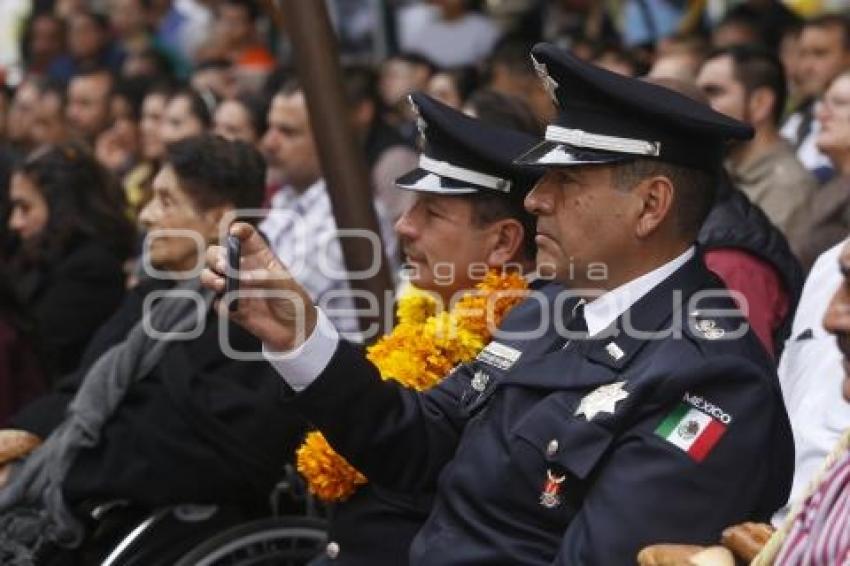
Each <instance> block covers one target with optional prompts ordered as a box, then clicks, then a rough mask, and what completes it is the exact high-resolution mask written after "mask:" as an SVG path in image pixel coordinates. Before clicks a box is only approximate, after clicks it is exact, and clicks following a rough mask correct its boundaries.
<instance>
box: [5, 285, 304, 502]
mask: <svg viewBox="0 0 850 566" xmlns="http://www.w3.org/2000/svg"><path fill="white" fill-rule="evenodd" d="M161 287H162V284H161V283H156V282H147V283H146V284H145V286H144V288H142V289H137V290H136V291H134V292H133V293H131V294H130V295H129V296H128V298H127V300H126V301H125V303H124V305H122V308H121V309H120V310H119V311H118V312H117V313H116V315H115V316H114V317H113V318H112V319H111V320H110V321H109V323H107V324H106V325H105V326H104V328H103V329H102V330H101V332H99V333H98V336H97V337H96V338H95V340H93V343H92V345H93V348H90V349H89V351H88V352H86V356H85V359H86V362H87V363H88V364H92V363H94V361H96V360H97V358H98V357H99V355H100V354H102V353H103V352H105V351H106V350H108V349H109V348H110V347H111V346H112V345H114V344H116V343H118V342H120V341H121V340H123V337H124V336H126V334H127V332H128V331H129V330H130V328H132V327H133V325H134V324H135V323H137V322H138V321H139V320H140V318H141V314H142V304H143V300H144V297H145V296H146V295H147V294H148V293H149V292H151V291H153V290H155V289H157V288H161ZM227 324H228V327H227V332H228V335H229V344H230V346H231V347H232V348H233V349H234V350H236V351H237V352H243V353H253V354H255V355H256V354H258V353H259V352H260V343H259V341H258V340H257V339H256V338H254V337H252V336H251V335H249V334H248V333H247V332H245V331H244V330H242V329H240V328H238V327H237V326H235V325H233V324H231V323H227ZM94 347H96V349H97V350H99V352H98V351H94V349H95V348H94ZM84 372H85V368H83V369H81V370H80V371H79V372H76V373H75V374H72V375H70V376H68V377H67V378H66V379H65V380H63V382H62V384H61V386H60V388H59V389H58V390H57V391H55V392H54V393H53V394H51V395H50V396H48V397H47V398H44V399H41V400H40V401H39V402H37V403H35V404H33V405H31V406H30V407H28V408H27V409H26V410H25V411H23V412H22V413H21V414H19V415H18V416H17V417H16V418H15V420H14V421H15V422H14V424H15V426H17V427H18V428H22V429H24V430H29V431H31V432H35V433H37V434H39V435H42V436H44V435H45V434H47V433H49V431H50V430H52V429H53V428H55V426H56V425H57V424H58V423H59V422H61V419H62V414H63V411H64V408H65V407H66V406H67V404H68V402H69V401H70V399H71V398H72V396H73V394H74V392H75V391H76V389H77V388H78V387H79V383H80V380H81V379H82V378H83V376H84ZM280 388H281V378H280V376H278V375H277V374H276V373H275V372H274V371H273V370H272V369H271V367H270V366H269V365H268V363H267V362H265V361H240V360H238V359H234V358H231V357H230V356H228V355H227V354H225V352H224V351H223V348H222V346H221V345H220V342H219V319H218V318H217V317H216V316H215V315H214V314H212V312H210V313H208V316H207V319H206V321H205V324H204V329H203V332H202V334H201V335H200V336H199V337H198V338H196V339H193V340H189V341H183V342H175V343H174V344H173V345H171V346H169V348H168V349H167V351H166V353H165V355H164V356H163V358H162V360H161V361H160V362H159V364H157V366H156V367H155V368H154V370H153V371H152V372H151V374H150V375H149V376H147V377H146V378H144V379H142V380H141V381H139V382H137V383H136V384H134V385H133V386H132V387H131V389H130V391H129V392H128V394H127V396H126V397H125V399H124V400H123V401H122V404H121V406H120V408H119V409H118V410H117V411H116V413H115V414H114V415H113V416H112V417H111V419H110V420H109V422H108V423H107V425H106V426H105V429H104V430H103V438H102V440H101V442H100V443H99V445H98V446H96V447H95V448H92V449H87V450H84V451H83V452H81V453H80V454H79V456H78V457H77V458H76V461H75V463H74V465H73V467H72V468H71V470H70V472H69V475H68V478H67V479H66V481H65V496H66V498H67V499H68V500H69V501H70V502H72V503H79V502H83V501H86V502H88V501H92V500H94V501H103V500H113V499H129V500H131V501H133V502H134V503H136V504H139V505H144V506H149V507H157V506H161V505H165V504H174V503H187V502H189V503H218V504H222V503H231V504H237V505H241V506H243V507H244V506H254V507H260V506H262V505H263V504H264V503H265V502H266V501H267V498H268V494H269V493H270V491H271V488H272V487H273V486H274V484H275V483H276V481H277V480H278V479H280V477H281V476H282V471H283V466H284V464H285V463H287V462H291V461H292V459H293V456H292V454H293V450H294V448H295V446H297V444H298V442H300V441H301V440H302V436H303V424H302V421H301V420H300V419H299V418H298V417H296V416H294V415H293V412H292V411H291V410H289V409H287V408H286V407H285V406H284V403H283V402H282V400H281V399H280V395H279V392H280Z"/></svg>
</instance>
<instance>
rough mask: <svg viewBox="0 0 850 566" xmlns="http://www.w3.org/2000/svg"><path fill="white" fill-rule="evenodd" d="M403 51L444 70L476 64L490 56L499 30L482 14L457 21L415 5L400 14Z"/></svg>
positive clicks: (471, 15)
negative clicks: (446, 18)
mask: <svg viewBox="0 0 850 566" xmlns="http://www.w3.org/2000/svg"><path fill="white" fill-rule="evenodd" d="M399 30H400V33H399V42H400V44H401V48H402V50H403V51H410V52H413V53H419V54H421V55H424V56H425V57H427V58H428V59H430V60H431V61H433V62H434V63H435V64H437V66H439V67H442V68H447V69H450V68H454V67H462V66H464V65H474V64H476V63H479V62H480V61H481V60H483V59H484V58H486V57H487V56H488V55H490V52H491V51H492V50H493V46H494V45H495V44H496V41H497V40H498V39H499V35H500V32H499V28H498V27H496V25H495V24H494V23H493V21H492V20H491V19H490V18H488V17H487V16H485V15H483V14H479V13H477V12H468V13H466V14H464V15H463V17H461V18H458V19H457V20H451V21H446V20H443V19H442V16H441V13H440V9H439V8H437V7H436V6H427V5H414V6H411V7H409V8H405V9H402V11H401V13H400V15H399Z"/></svg>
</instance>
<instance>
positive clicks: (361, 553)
mask: <svg viewBox="0 0 850 566" xmlns="http://www.w3.org/2000/svg"><path fill="white" fill-rule="evenodd" d="M410 104H411V106H412V108H413V110H414V112H415V114H416V115H417V126H418V129H419V131H420V142H421V145H422V148H423V155H422V156H421V157H420V162H419V166H418V167H417V168H416V169H414V170H413V171H410V172H409V173H407V174H406V175H404V176H402V177H401V178H400V179H398V181H397V185H398V186H399V187H400V188H402V189H405V190H410V191H414V192H416V193H418V194H419V196H420V197H421V200H418V201H417V202H419V203H420V206H416V205H414V208H413V209H411V210H410V211H408V212H407V213H406V214H405V215H403V216H402V220H400V221H399V225H397V226H398V227H397V230H398V231H399V234H400V237H402V238H403V237H404V234H406V233H408V231H409V230H413V231H415V232H418V233H419V234H420V235H421V236H423V237H426V238H427V237H428V235H429V233H430V234H431V235H434V236H439V235H441V234H445V232H444V231H442V230H440V228H439V227H440V222H442V221H444V219H443V218H437V217H434V218H432V217H431V216H430V215H429V214H427V213H426V214H425V215H424V216H423V213H422V212H421V211H422V210H423V207H425V208H431V207H432V206H434V205H436V206H437V208H438V210H439V211H440V212H441V213H442V214H443V215H448V216H450V217H452V218H457V217H458V216H457V215H452V213H451V211H449V210H448V208H449V207H451V206H452V205H454V204H458V203H463V202H464V201H466V202H468V203H470V205H471V209H472V212H473V218H474V219H486V220H485V222H484V223H483V224H482V225H481V226H475V227H473V226H469V225H467V226H461V227H460V229H461V230H465V231H467V232H474V233H475V234H477V235H479V236H480V235H483V234H484V233H485V232H484V230H486V228H487V227H490V226H493V223H494V222H496V221H498V220H501V219H503V218H504V219H507V218H510V219H513V220H515V221H518V222H519V223H520V224H521V225H522V234H521V236H520V237H519V239H520V242H519V248H518V250H517V252H516V253H514V254H513V255H512V256H511V257H508V258H506V259H507V261H509V262H512V263H514V264H519V265H520V266H522V267H527V268H529V269H527V271H531V270H532V269H531V268H533V264H534V253H535V246H534V217H533V216H531V215H530V214H529V213H528V212H526V211H525V210H524V209H523V207H522V201H523V199H524V198H525V196H526V195H527V194H528V192H529V191H530V190H531V188H532V187H533V186H534V184H535V183H536V182H537V180H538V179H539V178H540V171H538V170H536V169H534V168H532V167H529V166H520V165H515V164H514V163H513V159H514V158H515V157H516V156H517V155H520V154H521V153H524V152H525V151H528V150H529V149H531V148H532V147H533V146H534V145H536V143H537V141H538V140H537V139H536V138H535V137H533V136H530V135H527V134H524V133H521V132H518V131H514V130H508V129H505V128H500V127H494V126H492V125H488V124H485V123H483V122H482V121H480V120H476V119H473V118H470V117H469V116H466V115H464V114H462V113H460V112H458V111H457V110H455V109H453V108H450V107H448V106H446V105H444V104H441V103H440V102H438V101H436V100H434V99H433V98H430V97H429V96H426V95H424V94H421V93H414V94H412V95H411V96H410ZM428 195H438V196H428ZM423 203H424V204H423ZM437 203H439V204H437ZM455 210H456V209H455ZM464 210H465V209H464ZM411 225H412V226H411ZM401 226H404V228H402V227H401ZM453 233H454V232H453ZM458 233H462V232H458ZM502 238H503V237H500V239H502ZM414 245H415V244H414ZM453 249H456V246H455V247H454V248H448V247H447V248H442V247H440V248H435V247H434V246H430V247H429V248H428V250H427V255H428V260H427V261H428V263H429V268H428V269H425V270H423V271H430V270H431V269H433V266H434V265H435V264H437V263H443V264H446V263H448V262H450V261H453V260H454V256H448V257H447V256H445V253H447V252H449V251H451V250H453ZM488 249H489V248H480V250H481V253H479V257H480V259H484V258H486V257H487V255H488V254H487V250H488ZM440 252H442V253H440ZM419 253H420V254H424V253H426V252H425V251H424V250H420V251H419ZM462 257H465V258H466V257H468V256H466V255H463V256H462ZM451 267H452V268H453V270H454V272H456V273H457V272H464V273H468V272H469V270H470V267H471V266H470V265H463V264H458V263H452V265H451ZM492 267H494V268H496V269H498V268H503V267H504V265H493V266H492ZM528 275H529V277H530V278H531V277H533V274H532V273H528ZM422 278H426V279H428V280H427V281H421V279H422ZM419 279H420V280H419V281H418V284H419V286H420V287H424V288H426V289H427V290H429V291H434V292H438V293H442V295H441V298H442V300H443V301H444V304H445V305H447V306H448V305H450V304H451V300H452V295H453V294H454V291H455V290H456V288H457V286H458V285H446V286H440V283H441V281H438V280H434V279H431V278H429V276H428V275H427V274H426V273H421V274H420V275H419ZM465 280H466V279H465V278H464V279H461V280H460V281H459V282H458V284H459V285H463V283H462V282H463V281H465ZM543 284H545V282H544V281H541V280H534V279H532V280H531V281H530V285H531V287H532V288H535V287H538V286H542V285H543ZM435 286H436V288H434V287H435ZM463 286H465V285H463ZM443 295H445V296H443ZM432 502H433V492H432V491H423V492H420V493H414V494H409V493H400V492H397V491H392V490H388V489H386V488H384V487H382V486H380V485H375V484H372V483H368V484H366V485H363V486H360V487H358V488H357V491H356V492H355V493H354V494H353V495H351V497H350V498H349V499H346V500H345V501H343V502H341V503H338V504H336V505H334V506H333V509H332V514H331V521H330V532H329V542H328V545H327V551H326V553H325V555H324V556H322V557H320V558H319V559H317V560H314V561H313V562H311V563H310V564H311V566H318V565H319V564H326V565H331V564H335V565H341V566H349V565H358V564H367V565H370V566H381V565H386V566H399V565H402V564H406V563H407V555H408V551H409V548H410V541H411V540H413V537H414V535H415V534H416V532H417V531H418V530H419V528H420V527H421V526H422V524H423V523H424V522H425V519H427V517H428V514H429V513H430V511H431V505H432Z"/></svg>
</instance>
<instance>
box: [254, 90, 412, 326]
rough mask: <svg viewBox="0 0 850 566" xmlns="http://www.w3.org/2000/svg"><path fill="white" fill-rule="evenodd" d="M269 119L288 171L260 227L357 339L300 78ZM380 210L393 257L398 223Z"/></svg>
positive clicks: (275, 153)
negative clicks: (394, 232)
mask: <svg viewBox="0 0 850 566" xmlns="http://www.w3.org/2000/svg"><path fill="white" fill-rule="evenodd" d="M268 124H269V129H268V131H267V132H266V134H265V136H264V137H263V147H264V149H265V155H266V156H267V159H268V161H269V163H271V164H272V165H274V166H275V167H277V168H278V169H279V170H280V171H281V172H282V173H283V175H284V185H283V186H282V187H281V188H280V189H279V190H278V191H277V192H276V193H275V195H274V197H273V198H272V202H271V210H270V211H269V215H268V217H267V218H266V219H265V220H263V222H262V223H261V224H260V230H261V231H262V232H263V234H265V236H266V237H267V238H268V240H269V242H270V245H271V247H272V249H273V250H274V251H275V253H276V254H277V256H278V257H279V258H280V259H281V261H283V262H284V263H285V265H287V266H288V267H289V269H290V273H292V275H293V277H297V278H298V281H299V282H301V283H302V285H303V286H304V288H305V289H307V291H308V292H309V293H310V295H311V298H312V299H313V301H315V302H316V304H322V305H324V306H325V307H327V312H328V313H329V314H330V318H331V320H332V321H333V323H334V325H335V326H336V327H337V329H338V330H339V331H340V332H342V333H345V334H346V335H347V336H348V337H349V338H351V339H355V340H356V339H357V338H358V337H359V326H358V320H357V316H356V313H355V312H354V310H353V309H354V302H353V300H352V298H351V296H350V294H349V292H348V291H349V286H348V282H347V280H346V278H344V277H340V276H339V274H342V273H345V272H346V269H345V263H344V262H343V258H342V248H341V247H340V245H339V241H338V240H337V239H336V237H335V235H336V219H335V218H334V215H333V210H332V208H331V202H330V197H329V196H328V191H327V187H326V186H325V180H324V178H323V177H322V169H321V166H320V164H319V156H318V153H317V151H316V143H315V140H314V137H313V132H312V130H311V128H310V121H309V116H308V114H307V103H306V101H305V99H304V93H303V91H302V90H301V87H300V85H299V84H298V83H297V82H294V81H290V82H288V83H286V84H285V85H284V86H283V87H282V88H281V90H280V91H279V92H278V94H277V95H276V96H275V97H274V98H273V99H272V103H271V108H270V109H269V116H268ZM376 209H377V213H378V219H379V222H380V225H381V236H382V237H383V242H384V251H385V254H386V256H387V258H389V259H390V261H392V258H394V257H395V256H396V253H397V252H396V243H395V239H394V237H393V233H392V225H391V223H390V222H388V221H387V219H386V217H385V216H384V215H383V213H382V208H381V207H376ZM331 313H333V314H331Z"/></svg>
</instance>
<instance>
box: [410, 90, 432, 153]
mask: <svg viewBox="0 0 850 566" xmlns="http://www.w3.org/2000/svg"><path fill="white" fill-rule="evenodd" d="M407 101H408V102H409V103H410V109H411V110H412V111H413V115H414V116H416V129H417V130H419V143H420V144H421V145H422V146H424V145H425V143H426V142H427V141H428V138H427V137H425V130H426V129H427V128H428V122H426V121H425V119H424V118H423V117H422V113H421V112H420V111H419V106H418V105H417V104H416V103H415V102H413V97H411V96H408V97H407Z"/></svg>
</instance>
